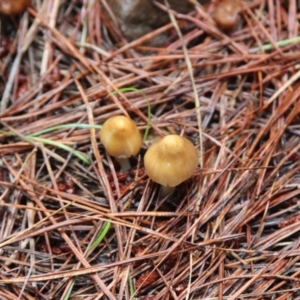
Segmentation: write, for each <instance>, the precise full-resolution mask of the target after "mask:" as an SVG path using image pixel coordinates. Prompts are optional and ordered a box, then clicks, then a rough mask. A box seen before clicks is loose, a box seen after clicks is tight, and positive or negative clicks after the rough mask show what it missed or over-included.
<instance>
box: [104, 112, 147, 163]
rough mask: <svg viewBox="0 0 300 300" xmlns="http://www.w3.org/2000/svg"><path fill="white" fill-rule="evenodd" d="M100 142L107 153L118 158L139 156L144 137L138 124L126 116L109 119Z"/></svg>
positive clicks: (105, 123)
mask: <svg viewBox="0 0 300 300" xmlns="http://www.w3.org/2000/svg"><path fill="white" fill-rule="evenodd" d="M100 140H101V143H102V144H103V145H104V147H105V149H106V151H107V152H108V153H109V154H110V155H111V156H114V157H118V158H126V157H130V156H134V155H137V154H138V153H139V151H140V149H141V145H142V136H141V134H140V132H139V130H138V128H137V126H136V124H135V123H134V122H133V121H132V120H131V119H130V118H128V117H125V116H114V117H111V118H109V119H107V120H106V121H105V122H104V124H103V126H102V129H101V131H100Z"/></svg>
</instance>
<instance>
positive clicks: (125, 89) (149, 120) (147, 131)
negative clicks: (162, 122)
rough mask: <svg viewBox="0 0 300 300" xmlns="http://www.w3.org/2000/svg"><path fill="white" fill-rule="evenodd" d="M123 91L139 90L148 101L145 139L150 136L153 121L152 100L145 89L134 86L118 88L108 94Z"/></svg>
mask: <svg viewBox="0 0 300 300" xmlns="http://www.w3.org/2000/svg"><path fill="white" fill-rule="evenodd" d="M123 92H139V93H141V94H142V95H143V96H144V97H145V99H146V101H147V125H146V130H145V133H144V136H143V140H144V141H145V140H146V139H147V138H148V135H149V131H150V128H151V126H150V123H151V105H150V101H149V99H148V97H147V96H146V94H145V93H144V92H143V91H141V90H139V89H137V88H134V87H129V88H121V89H117V90H115V91H113V92H111V93H109V94H108V95H107V96H110V95H115V94H118V93H123Z"/></svg>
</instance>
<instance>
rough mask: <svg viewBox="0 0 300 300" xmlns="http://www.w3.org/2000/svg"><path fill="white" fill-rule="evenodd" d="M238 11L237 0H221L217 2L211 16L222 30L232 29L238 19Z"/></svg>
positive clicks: (238, 4) (239, 5) (239, 6)
mask: <svg viewBox="0 0 300 300" xmlns="http://www.w3.org/2000/svg"><path fill="white" fill-rule="evenodd" d="M240 11H241V4H240V3H239V1H238V0H223V1H221V2H220V3H218V5H217V7H216V9H215V11H214V14H213V18H214V20H215V22H216V23H217V25H218V26H219V27H220V28H221V29H222V30H225V31H228V30H232V29H233V28H234V27H235V26H236V24H237V23H238V21H239V13H240Z"/></svg>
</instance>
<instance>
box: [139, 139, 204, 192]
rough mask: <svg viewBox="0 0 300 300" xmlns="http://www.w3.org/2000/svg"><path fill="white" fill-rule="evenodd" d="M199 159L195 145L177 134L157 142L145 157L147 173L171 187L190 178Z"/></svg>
mask: <svg viewBox="0 0 300 300" xmlns="http://www.w3.org/2000/svg"><path fill="white" fill-rule="evenodd" d="M198 161H199V159H198V153H197V151H196V149H195V147H194V145H193V144H192V143H191V142H190V141H189V140H188V139H186V138H184V137H181V136H179V135H176V134H174V135H173V134H172V135H167V136H165V137H164V138H162V139H160V140H159V141H157V142H155V143H154V144H153V145H152V146H150V147H149V149H148V150H147V152H146V154H145V157H144V165H145V171H146V173H147V175H148V176H149V177H150V178H151V179H152V180H153V181H155V182H157V183H159V184H161V185H164V186H171V187H172V186H176V185H178V184H180V183H181V182H183V181H185V180H187V179H188V178H190V177H191V176H192V175H193V173H194V171H195V170H196V168H197V165H198Z"/></svg>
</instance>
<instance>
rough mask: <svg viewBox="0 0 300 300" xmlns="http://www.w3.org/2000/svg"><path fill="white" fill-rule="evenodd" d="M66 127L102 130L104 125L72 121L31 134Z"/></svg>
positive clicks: (33, 134)
mask: <svg viewBox="0 0 300 300" xmlns="http://www.w3.org/2000/svg"><path fill="white" fill-rule="evenodd" d="M64 128H79V129H91V128H96V129H99V130H100V129H101V128H102V126H101V125H91V124H77V123H70V124H63V125H57V126H53V127H49V128H46V129H43V130H40V131H37V132H35V133H32V134H30V135H31V136H38V135H42V134H45V133H49V132H52V131H55V130H59V129H64ZM0 133H1V132H0Z"/></svg>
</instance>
